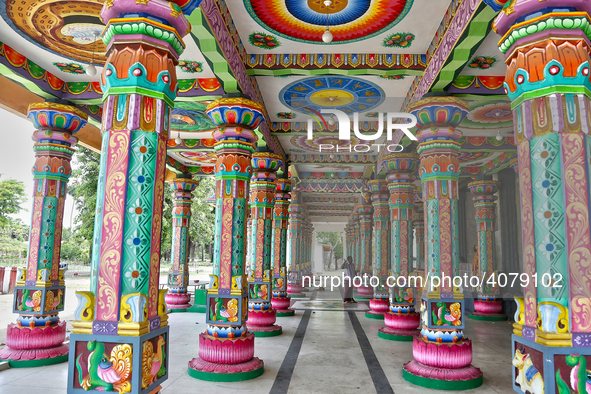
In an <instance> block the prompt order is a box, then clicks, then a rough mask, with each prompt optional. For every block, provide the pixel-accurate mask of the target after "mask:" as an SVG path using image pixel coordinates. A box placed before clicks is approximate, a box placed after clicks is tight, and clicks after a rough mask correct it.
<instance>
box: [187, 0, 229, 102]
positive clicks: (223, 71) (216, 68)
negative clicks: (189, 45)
mask: <svg viewBox="0 0 591 394" xmlns="http://www.w3.org/2000/svg"><path fill="white" fill-rule="evenodd" d="M187 20H188V21H189V22H190V23H191V37H192V38H193V40H194V41H195V43H196V44H197V46H198V47H199V50H200V51H201V53H202V54H203V56H204V57H205V60H206V61H207V63H208V64H209V67H210V68H211V70H212V71H213V73H214V74H215V76H216V77H217V79H218V80H219V81H220V83H221V85H222V88H223V90H224V91H225V92H227V93H235V92H238V91H239V87H238V81H237V79H236V76H235V75H234V72H233V71H232V68H231V67H230V64H229V62H228V61H227V60H226V58H225V57H224V55H223V51H222V48H221V46H220V44H219V43H218V41H217V39H216V37H215V33H214V32H213V31H212V29H211V27H210V25H209V23H208V21H207V18H206V16H205V15H204V13H203V11H202V10H201V8H197V9H195V11H193V13H192V14H191V15H187Z"/></svg>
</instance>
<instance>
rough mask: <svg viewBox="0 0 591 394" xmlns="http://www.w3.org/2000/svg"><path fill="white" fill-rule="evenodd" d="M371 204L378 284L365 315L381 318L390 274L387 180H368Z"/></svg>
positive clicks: (388, 295) (374, 272)
mask: <svg viewBox="0 0 591 394" xmlns="http://www.w3.org/2000/svg"><path fill="white" fill-rule="evenodd" d="M368 187H369V190H370V191H371V201H372V205H373V222H374V235H373V240H374V241H375V245H374V246H375V250H374V253H375V262H374V269H373V275H374V276H376V277H377V278H378V279H379V281H380V282H379V285H378V286H376V287H375V288H374V289H373V298H372V299H371V300H369V307H370V311H368V312H365V316H366V317H368V318H370V319H383V318H384V314H385V313H387V312H388V307H389V302H388V299H389V297H390V289H389V287H388V286H387V284H386V281H387V279H388V275H389V274H390V268H391V260H390V256H391V253H390V207H389V206H388V197H389V194H388V182H387V181H386V180H385V179H375V180H371V181H369V182H368Z"/></svg>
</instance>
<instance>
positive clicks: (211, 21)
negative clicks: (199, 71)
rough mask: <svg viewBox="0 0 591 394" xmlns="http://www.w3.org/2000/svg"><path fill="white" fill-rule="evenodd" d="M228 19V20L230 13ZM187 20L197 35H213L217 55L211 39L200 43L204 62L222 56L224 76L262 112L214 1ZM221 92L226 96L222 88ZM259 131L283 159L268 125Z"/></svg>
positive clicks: (255, 89) (258, 95)
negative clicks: (256, 104) (195, 27)
mask: <svg viewBox="0 0 591 394" xmlns="http://www.w3.org/2000/svg"><path fill="white" fill-rule="evenodd" d="M227 17H229V13H228V15H227ZM188 20H189V22H190V23H191V24H192V25H193V26H196V25H198V26H202V27H203V29H199V28H198V29H199V31H202V30H204V31H205V32H207V34H208V35H211V34H213V39H214V41H215V44H216V45H215V46H216V51H215V52H217V51H218V50H219V52H218V53H217V55H215V54H214V53H213V52H214V51H213V50H212V46H213V44H214V42H212V41H211V39H210V38H208V40H207V42H203V44H206V45H207V46H208V49H207V50H206V51H202V53H203V55H204V56H205V58H206V59H207V61H208V62H211V58H210V56H212V58H217V56H219V55H221V54H222V53H223V54H224V55H223V56H222V58H225V61H226V72H227V71H231V72H232V75H233V76H234V77H235V79H236V82H237V83H238V85H239V86H240V88H241V89H242V92H243V93H244V94H246V95H248V96H250V97H251V98H252V99H253V100H255V101H258V102H259V103H260V104H261V105H262V106H263V108H265V104H264V101H263V98H262V94H261V92H260V90H259V88H258V85H257V83H256V81H255V80H254V78H252V77H250V76H249V75H248V74H247V73H246V68H245V66H244V62H243V61H242V59H241V56H240V52H239V51H238V49H237V48H236V46H235V43H234V41H233V39H232V37H231V35H230V33H229V32H228V30H227V24H226V21H225V19H224V17H223V16H222V14H221V11H220V8H218V5H217V4H216V0H203V2H202V3H201V6H200V7H199V8H198V9H196V10H195V11H194V12H193V13H192V14H191V15H190V17H189V18H188ZM205 26H209V29H205ZM191 34H192V35H193V37H195V39H196V40H197V41H198V42H199V43H198V44H199V47H200V48H201V45H202V42H201V37H196V34H195V33H191ZM204 38H205V37H204ZM210 66H211V68H212V70H213V72H214V73H215V74H216V76H217V77H218V79H220V77H219V76H218V74H217V72H216V69H217V68H216V65H213V64H210ZM224 90H225V91H226V92H228V90H227V89H226V86H225V85H224ZM265 112H266V110H265ZM265 115H266V116H265V118H266V119H268V115H267V114H266V113H265ZM259 129H260V131H261V133H262V134H263V136H264V138H265V141H266V143H267V146H268V147H269V148H270V149H271V150H273V151H274V152H275V153H277V154H279V155H281V156H282V157H285V152H284V151H283V147H282V146H281V144H280V143H279V140H278V139H277V137H275V136H273V135H271V132H270V131H269V127H268V126H267V123H266V122H264V123H261V125H260V126H259Z"/></svg>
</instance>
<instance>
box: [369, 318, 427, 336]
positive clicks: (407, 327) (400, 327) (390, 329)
mask: <svg viewBox="0 0 591 394" xmlns="http://www.w3.org/2000/svg"><path fill="white" fill-rule="evenodd" d="M420 321H421V316H420V314H419V313H408V314H405V313H392V312H388V313H386V314H385V315H384V323H386V327H383V328H380V329H379V330H378V336H379V337H380V338H384V339H391V340H395V341H410V340H412V339H413V338H414V337H415V336H417V335H419V333H420V331H419V329H418V326H419V323H420Z"/></svg>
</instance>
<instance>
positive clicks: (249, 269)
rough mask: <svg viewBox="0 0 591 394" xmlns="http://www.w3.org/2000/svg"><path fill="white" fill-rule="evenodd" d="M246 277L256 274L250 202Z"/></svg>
mask: <svg viewBox="0 0 591 394" xmlns="http://www.w3.org/2000/svg"><path fill="white" fill-rule="evenodd" d="M244 266H245V267H246V268H245V272H246V277H247V278H249V279H250V277H252V276H254V262H253V260H252V219H251V218H250V204H247V206H246V257H245V261H244Z"/></svg>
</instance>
